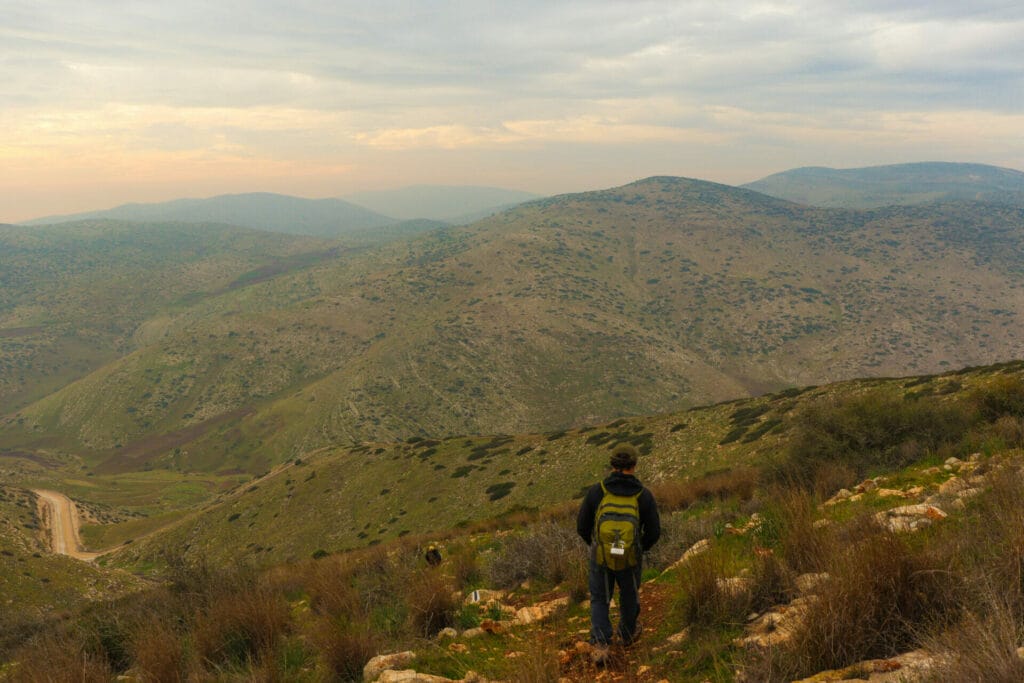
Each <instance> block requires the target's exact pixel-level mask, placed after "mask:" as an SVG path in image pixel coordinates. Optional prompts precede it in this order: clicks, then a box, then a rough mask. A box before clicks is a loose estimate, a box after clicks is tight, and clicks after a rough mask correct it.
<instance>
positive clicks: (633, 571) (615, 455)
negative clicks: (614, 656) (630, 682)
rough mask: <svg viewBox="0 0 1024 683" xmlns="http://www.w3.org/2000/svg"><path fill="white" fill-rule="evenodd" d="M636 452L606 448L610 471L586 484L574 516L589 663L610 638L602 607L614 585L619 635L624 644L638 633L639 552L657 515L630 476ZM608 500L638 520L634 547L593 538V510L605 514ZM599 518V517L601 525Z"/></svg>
mask: <svg viewBox="0 0 1024 683" xmlns="http://www.w3.org/2000/svg"><path fill="white" fill-rule="evenodd" d="M638 458H639V453H638V452H637V450H636V448H634V447H633V446H632V445H630V444H619V445H618V446H616V447H615V448H614V449H613V450H612V456H611V463H610V464H611V467H612V472H611V474H610V475H609V476H608V477H607V478H606V479H605V480H604V481H603V482H601V483H597V484H594V485H593V486H592V487H591V488H590V490H589V491H588V492H587V495H586V496H585V497H584V498H583V503H582V504H581V505H580V511H579V515H578V516H577V518H576V531H577V532H578V533H579V535H580V538H582V539H583V540H584V541H585V542H586V543H587V544H588V545H589V546H590V571H589V587H590V642H591V643H592V644H593V646H594V650H593V659H594V663H595V664H599V665H603V664H604V663H605V662H606V661H607V659H608V644H609V643H610V642H611V640H612V624H611V619H610V617H609V615H608V607H609V604H610V603H611V599H612V592H613V591H614V590H615V586H618V587H619V611H620V616H619V627H618V633H619V637H620V638H621V639H622V642H623V644H624V645H626V646H627V647H628V646H630V645H632V644H633V643H634V642H635V641H636V639H637V638H638V637H639V636H640V627H639V625H638V624H637V617H639V616H640V599H639V594H638V592H639V587H640V576H641V573H642V571H643V570H642V566H641V565H642V555H643V553H644V552H645V551H647V550H649V549H650V548H651V547H652V546H653V545H654V544H655V543H657V542H658V537H659V536H661V519H660V517H659V515H658V506H657V503H655V501H654V496H653V495H652V494H651V492H650V491H649V490H647V489H646V488H644V486H643V484H641V483H640V480H639V479H637V478H636V476H635V472H636V463H637V460H638ZM608 501H612V502H613V503H621V505H618V507H619V508H621V509H622V510H625V511H626V512H624V514H621V515H617V516H618V517H619V518H622V519H632V520H633V522H634V523H635V524H636V525H637V526H638V529H637V533H636V534H635V538H634V539H633V540H632V541H631V542H630V544H631V545H633V546H635V547H633V548H628V547H625V546H626V545H627V543H626V542H623V543H619V542H617V541H612V542H611V543H608V542H607V541H605V542H602V541H601V540H600V539H599V538H597V536H598V535H599V534H598V529H597V527H598V512H599V510H601V511H602V513H601V517H602V520H604V519H606V518H607V515H606V513H605V512H604V510H607V509H608V507H609V503H608ZM634 501H635V502H634ZM630 505H632V510H630V509H629V506H630ZM634 515H635V516H634ZM605 524H606V522H604V521H602V522H601V525H602V527H603V526H604V525H605ZM618 535H619V534H618V532H616V536H618ZM623 535H624V536H625V537H627V538H628V537H629V536H632V535H633V534H632V533H628V532H627V533H625V534H623Z"/></svg>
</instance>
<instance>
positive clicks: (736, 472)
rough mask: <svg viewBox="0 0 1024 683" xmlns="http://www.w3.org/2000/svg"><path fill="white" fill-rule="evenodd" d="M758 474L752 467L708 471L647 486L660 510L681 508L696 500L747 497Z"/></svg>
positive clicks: (750, 494)
mask: <svg viewBox="0 0 1024 683" xmlns="http://www.w3.org/2000/svg"><path fill="white" fill-rule="evenodd" d="M759 479H760V473H759V472H758V470H756V469H754V468H752V467H738V468H736V469H730V470H725V471H720V472H709V473H708V474H706V475H704V476H703V477H699V478H697V479H687V480H681V481H680V480H676V481H664V482H659V483H657V484H653V485H652V486H651V487H650V489H651V493H653V494H654V498H655V499H656V500H657V501H658V507H659V509H661V510H662V511H670V510H682V509H685V508H688V507H690V506H691V505H694V504H696V503H699V502H705V501H711V500H715V499H717V500H726V499H728V498H732V497H734V496H735V497H736V498H739V499H740V500H749V499H750V498H752V497H753V495H754V491H755V490H756V489H757V485H758V481H759Z"/></svg>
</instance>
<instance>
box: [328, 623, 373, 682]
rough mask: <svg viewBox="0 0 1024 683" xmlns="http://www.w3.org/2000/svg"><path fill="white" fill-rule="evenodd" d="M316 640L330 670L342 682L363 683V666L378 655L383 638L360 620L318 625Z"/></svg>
mask: <svg viewBox="0 0 1024 683" xmlns="http://www.w3.org/2000/svg"><path fill="white" fill-rule="evenodd" d="M314 625H315V628H314V631H313V635H312V640H313V642H314V643H315V645H316V646H317V649H319V651H320V657H321V659H322V660H323V662H324V664H325V665H326V666H327V668H328V669H329V670H330V671H332V672H333V673H334V674H335V675H336V676H337V677H338V680H341V681H361V680H362V679H363V667H364V666H366V663H367V662H368V661H370V659H372V658H373V657H375V656H376V655H377V653H378V652H379V651H380V648H381V647H382V646H383V639H382V638H381V637H380V635H378V633H377V631H375V630H374V629H373V628H372V626H371V625H370V624H369V623H368V622H367V621H365V620H362V619H359V618H357V617H353V618H341V617H339V618H335V619H322V620H320V621H317V622H314Z"/></svg>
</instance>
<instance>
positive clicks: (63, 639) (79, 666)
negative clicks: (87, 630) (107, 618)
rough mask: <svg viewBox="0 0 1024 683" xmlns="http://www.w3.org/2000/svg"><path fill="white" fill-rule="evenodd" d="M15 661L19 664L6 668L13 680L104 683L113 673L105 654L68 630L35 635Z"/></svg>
mask: <svg viewBox="0 0 1024 683" xmlns="http://www.w3.org/2000/svg"><path fill="white" fill-rule="evenodd" d="M14 661H18V662H21V664H20V665H19V666H17V667H15V668H14V669H13V671H11V672H10V673H7V672H5V673H7V680H9V681H11V682H12V683H106V682H107V681H110V680H112V679H113V678H114V677H115V676H114V671H112V670H111V668H110V664H109V662H108V661H107V658H106V657H105V656H103V655H102V654H98V653H96V652H93V651H91V650H90V649H89V648H88V647H86V644H85V643H84V642H83V641H82V640H80V639H78V638H76V637H74V636H72V635H68V634H53V633H51V634H47V635H45V636H37V637H35V638H33V639H32V640H31V641H29V642H28V643H27V644H26V645H25V646H24V647H22V648H21V649H19V650H18V651H17V653H16V656H15V659H14Z"/></svg>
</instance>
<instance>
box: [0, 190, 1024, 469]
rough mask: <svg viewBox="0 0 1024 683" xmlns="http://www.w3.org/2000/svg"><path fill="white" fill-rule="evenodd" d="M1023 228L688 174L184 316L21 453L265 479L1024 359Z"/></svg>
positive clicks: (158, 325) (219, 299) (261, 285)
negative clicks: (289, 468)
mask: <svg viewBox="0 0 1024 683" xmlns="http://www.w3.org/2000/svg"><path fill="white" fill-rule="evenodd" d="M1022 226H1024V209H1020V208H1016V207H1012V206H1006V205H984V204H978V203H972V202H959V203H958V202H947V203H945V204H942V205H922V206H914V207H888V208H885V209H877V210H873V211H849V210H834V209H820V208H812V207H806V206H801V205H798V204H793V203H791V202H787V201H783V200H779V199H774V198H771V197H768V196H766V195H763V194H758V193H756V192H753V191H751V190H746V189H738V188H733V187H729V186H726V185H719V184H715V183H709V182H704V181H699V180H692V179H686V178H671V177H658V178H649V179H646V180H642V181H638V182H635V183H631V184H629V185H626V186H623V187H617V188H612V189H608V190H602V191H595V192H588V193H582V194H574V195H562V196H559V197H553V198H549V199H543V200H538V201H534V202H529V203H527V204H524V205H521V206H519V207H516V208H515V209H512V210H509V211H505V212H503V213H501V214H498V215H495V216H492V217H490V218H488V219H486V220H483V221H480V222H478V223H475V224H473V225H470V226H466V227H459V228H444V229H441V230H435V231H433V232H431V233H429V234H427V235H425V236H420V237H417V238H415V239H412V240H406V241H397V242H392V243H390V244H387V245H383V246H377V247H374V248H372V249H365V250H356V251H352V252H349V253H343V254H339V255H338V256H337V257H334V258H328V259H325V260H321V261H318V262H315V263H311V264H310V265H309V266H308V267H305V268H301V269H293V270H290V271H287V272H283V273H282V274H281V275H280V276H277V277H272V278H269V279H261V280H255V281H253V282H252V283H251V284H250V285H249V286H242V287H239V288H236V289H233V290H229V291H224V292H222V293H220V294H218V295H217V296H213V297H205V298H202V299H200V300H197V301H196V302H194V303H193V304H191V305H188V306H184V307H178V308H175V309H173V310H169V311H167V313H166V314H165V315H163V316H158V317H156V318H155V319H154V320H153V321H152V322H147V323H144V324H143V325H141V326H140V328H139V329H140V332H139V334H137V335H136V337H137V338H138V339H140V340H142V341H144V342H145V343H144V344H142V345H141V346H140V347H139V348H138V349H137V350H136V351H135V352H134V353H132V354H131V355H130V356H126V357H124V358H121V359H119V360H117V361H115V362H113V363H111V364H109V365H108V366H106V367H105V368H103V369H102V370H101V371H98V372H95V373H92V374H91V375H89V376H88V377H84V378H83V379H82V380H80V381H79V382H77V383H75V384H74V385H70V386H67V387H64V388H63V389H61V390H59V391H56V392H54V393H52V394H51V395H49V396H47V397H46V398H44V399H42V400H40V401H37V402H36V403H34V404H33V405H31V406H28V407H26V408H25V409H23V410H22V411H20V416H19V419H20V420H21V423H15V422H8V423H7V424H5V425H4V426H3V427H0V445H4V443H9V444H11V445H14V446H18V447H19V448H27V447H30V446H31V444H32V443H35V441H33V440H34V439H37V438H40V437H39V436H38V435H49V436H50V437H51V438H54V439H60V440H62V442H63V443H66V444H67V447H68V448H69V449H71V450H73V451H74V452H77V453H82V454H89V455H88V457H89V459H90V460H92V461H94V462H97V461H103V460H106V461H107V462H106V464H105V465H104V468H105V469H106V470H108V471H115V470H116V471H120V470H125V469H134V468H139V467H142V466H144V465H146V463H151V462H161V463H163V462H166V458H169V457H170V458H172V460H173V462H175V463H177V466H181V467H186V468H190V467H191V468H199V469H218V468H228V469H238V470H244V471H250V472H259V471H263V470H264V469H265V468H266V467H268V466H272V465H273V464H274V463H276V462H281V461H282V460H283V459H286V458H289V457H296V456H299V455H301V454H302V453H305V452H307V451H309V450H311V449H315V448H318V447H321V446H325V445H330V444H337V443H352V442H361V441H367V440H388V439H395V438H408V437H410V436H414V435H423V434H432V435H438V436H442V435H446V434H467V433H485V434H486V433H513V432H530V431H540V430H555V429H560V428H568V427H572V426H575V425H579V424H584V423H594V422H600V421H601V420H603V419H613V418H614V417H619V416H623V415H637V414H647V413H655V412H660V411H668V410H675V409H680V408H685V407H687V406H690V405H696V404H701V403H712V402H715V401H720V400H724V399H729V398H737V397H740V396H748V395H751V394H760V393H763V392H765V391H773V390H778V389H781V388H784V387H787V386H793V385H806V384H821V383H825V382H828V381H834V380H837V379H843V378H851V377H857V376H865V375H867V376H894V375H906V374H915V373H918V374H919V373H928V372H935V371H940V370H942V369H946V368H949V367H962V366H965V365H980V364H984V363H990V362H997V361H1000V360H1005V359H1007V358H1016V357H1022V356H1024V333H1021V332H1020V329H1021V328H1020V325H1019V323H1018V321H1020V320H1021V319H1024V299H1022V298H1021V297H1016V296H1007V292H1013V291H1014V290H1016V289H1019V288H1021V287H1024V272H1022V271H1021V268H1020V264H1021V262H1024V227H1022ZM156 378H159V385H158V386H156V387H155V388H154V384H153V382H154V381H155V379H156ZM96 396H103V397H104V400H103V401H102V402H96V401H94V400H92V397H96ZM51 443H52V442H51ZM174 450H177V451H180V453H179V454H177V455H173V456H170V455H169V451H174Z"/></svg>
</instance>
